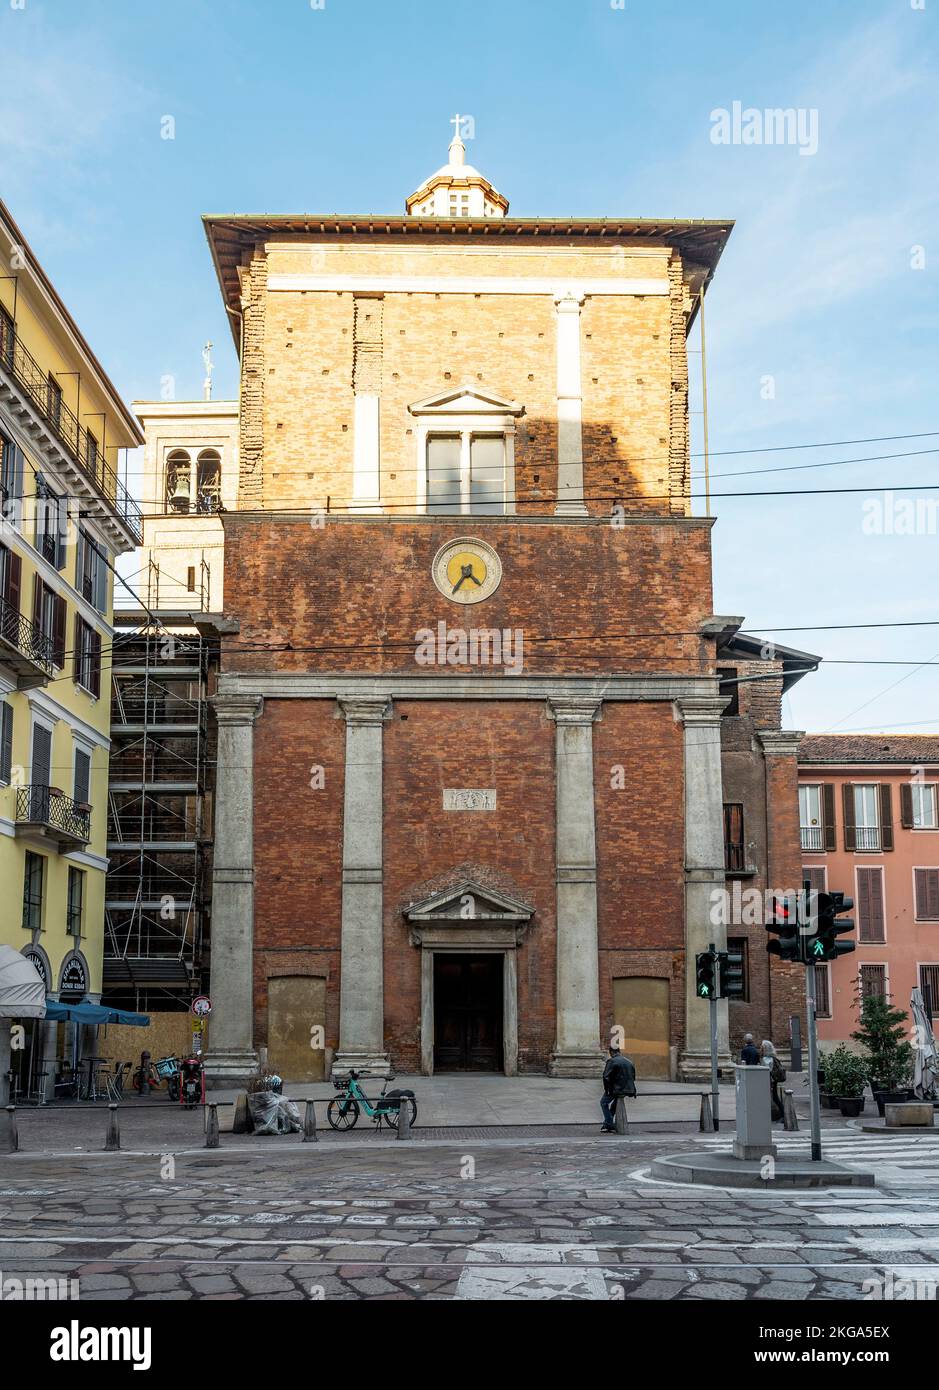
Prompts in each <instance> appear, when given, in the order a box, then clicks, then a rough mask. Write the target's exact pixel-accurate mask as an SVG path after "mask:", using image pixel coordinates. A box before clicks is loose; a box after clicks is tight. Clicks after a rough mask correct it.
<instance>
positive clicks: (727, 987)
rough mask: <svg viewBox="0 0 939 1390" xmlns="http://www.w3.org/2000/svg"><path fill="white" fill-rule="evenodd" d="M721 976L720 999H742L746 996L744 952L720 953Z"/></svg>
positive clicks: (719, 984) (719, 985)
mask: <svg viewBox="0 0 939 1390" xmlns="http://www.w3.org/2000/svg"><path fill="white" fill-rule="evenodd" d="M717 959H718V960H719V961H720V967H721V968H720V975H719V977H718V996H717V997H718V998H719V999H742V998H743V995H744V979H743V952H742V951H719V952H718V954H717Z"/></svg>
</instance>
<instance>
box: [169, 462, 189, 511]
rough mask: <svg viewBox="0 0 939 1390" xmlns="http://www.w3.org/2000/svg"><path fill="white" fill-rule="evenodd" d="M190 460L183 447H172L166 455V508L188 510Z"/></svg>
mask: <svg viewBox="0 0 939 1390" xmlns="http://www.w3.org/2000/svg"><path fill="white" fill-rule="evenodd" d="M191 474H192V460H191V459H190V457H189V455H188V454H187V452H186V450H185V449H173V450H171V451H170V453H168V454H167V456H166V510H167V511H168V512H188V511H189V479H190V476H191Z"/></svg>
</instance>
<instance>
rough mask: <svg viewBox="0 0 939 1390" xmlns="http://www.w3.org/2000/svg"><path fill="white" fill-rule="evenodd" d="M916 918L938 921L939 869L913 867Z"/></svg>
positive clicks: (924, 920) (922, 920) (923, 920)
mask: <svg viewBox="0 0 939 1390" xmlns="http://www.w3.org/2000/svg"><path fill="white" fill-rule="evenodd" d="M913 882H914V884H915V886H916V920H917V921H918V922H939V869H914V870H913Z"/></svg>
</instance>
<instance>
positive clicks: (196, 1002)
mask: <svg viewBox="0 0 939 1390" xmlns="http://www.w3.org/2000/svg"><path fill="white" fill-rule="evenodd" d="M189 1007H190V1009H191V1010H192V1012H193V1013H194V1014H195V1016H196V1018H208V1016H209V1014H210V1013H211V1012H212V1000H211V999H210V998H209V996H208V995H207V994H197V995H196V997H195V999H193V1001H192V1003H191V1004H190V1006H189Z"/></svg>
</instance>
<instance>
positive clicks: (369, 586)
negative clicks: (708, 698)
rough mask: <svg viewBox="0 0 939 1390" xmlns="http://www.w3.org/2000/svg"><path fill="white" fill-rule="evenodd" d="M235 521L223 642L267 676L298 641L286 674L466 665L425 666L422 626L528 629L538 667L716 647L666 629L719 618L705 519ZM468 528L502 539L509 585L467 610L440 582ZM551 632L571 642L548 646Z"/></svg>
mask: <svg viewBox="0 0 939 1390" xmlns="http://www.w3.org/2000/svg"><path fill="white" fill-rule="evenodd" d="M224 520H225V530H226V541H225V546H226V551H225V566H226V568H225V602H226V610H227V611H228V612H230V613H233V614H236V615H237V616H238V617H239V619H240V622H241V632H240V636H239V637H238V638H236V639H234V640H232V641H227V642H226V643H225V655H224V669H225V670H229V671H231V670H245V671H250V670H269V669H270V668H271V666H272V664H273V662H272V656H271V653H270V651H269V650H268V648H274V649H277V648H283V646H284V645H285V644H286V643H288V642H289V643H290V644H291V646H292V648H293V650H287V651H284V650H279V651H278V652H277V657H276V665H277V668H278V669H280V670H285V671H290V670H313V669H318V670H324V671H337V670H346V671H349V670H355V671H363V670H381V671H407V672H409V673H412V674H423V673H424V672H425V671H426V672H427V673H428V674H430V675H440V674H443V673H452V672H459V670H460V668H454V667H439V668H426V667H419V666H417V665H415V662H414V649H415V641H414V634H415V632H416V631H417V630H418V629H420V628H426V627H430V628H435V627H436V624H437V622H438V621H440V620H445V621H446V622H448V623H449V624H450V625H451V626H456V627H464V628H470V627H493V628H505V627H511V628H521V629H522V630H523V633H524V636H525V643H526V646H525V670H526V671H534V672H538V671H544V672H571V673H574V672H592V671H604V670H606V671H609V670H618V671H619V670H636V671H648V672H650V673H655V672H656V671H661V670H674V671H680V672H683V673H694V671H695V666H696V662H697V661H698V659H699V658H700V657H701V656H702V655H704V654H705V649H706V645H708V644H704V643H702V642H701V641H700V639H698V638H696V637H687V636H666V637H662V636H660V635H658V634H661V633H675V632H677V633H686V632H689V631H694V630H696V629H697V627H698V624H699V623H700V622H701V620H702V619H703V618H704V617H706V616H708V615H710V613H711V579H710V525H709V523H707V522H701V521H689V520H685V519H678V518H675V519H657V520H655V521H650V522H635V523H631V524H629V525H626V526H624V527H622V528H615V527H612V526H589V525H587V526H584V525H560V524H559V525H551V526H550V527H546V526H542V525H538V524H518V523H513V522H510V521H507V522H502V521H499V522H495V523H493V522H491V521H487V520H486V519H484V518H480V517H466V518H464V519H463V520H453V519H451V520H447V521H440V522H427V521H423V522H398V523H390V522H389V521H387V520H383V521H376V522H364V521H355V522H339V523H329V524H327V525H326V526H325V527H323V528H316V527H314V526H311V525H310V524H309V521H308V520H302V521H298V520H292V521H291V522H289V523H286V524H285V523H284V522H283V521H277V520H268V519H266V518H250V519H249V518H246V517H244V516H238V515H237V514H236V513H231V514H228V515H226V517H225V518H224ZM465 535H474V536H479V537H480V538H481V539H484V540H486V541H488V542H489V543H490V544H491V545H493V546H494V547H495V549H496V550H497V551H498V553H499V555H500V557H501V560H502V565H503V579H502V583H501V585H500V587H499V588H498V589H497V590H496V592H495V593H494V594H493V595H492V597H491V598H490V599H488V600H487V601H486V602H485V603H483V604H478V605H468V606H467V608H465V609H463V610H460V609H458V608H457V606H456V605H455V604H453V603H450V602H448V600H447V599H445V598H444V597H443V595H441V594H440V593H438V591H437V589H436V588H435V587H434V585H433V581H432V579H431V565H432V562H433V558H434V555H435V554H436V552H437V550H438V549H439V548H440V546H441V545H443V544H444V543H445V542H446V541H449V540H452V539H455V538H456V537H458V536H465ZM630 632H635V633H637V634H649V635H641V636H636V637H630V636H629V635H628V634H629V633H630ZM604 633H609V634H617V635H616V636H611V638H610V639H608V640H607V639H605V638H604V636H603V634H604ZM619 634H623V635H619ZM547 637H556V638H558V639H559V640H558V641H557V642H556V643H552V644H547V643H545V642H544V641H539V640H537V639H543V638H547ZM577 638H580V640H579V641H578V640H574V639H577ZM598 639H599V640H598ZM709 645H713V643H711V644H709ZM257 647H261V648H264V650H261V651H258V650H254V651H252V650H251V649H252V648H257ZM310 647H312V648H314V650H312V651H311V650H303V648H310ZM466 671H467V668H463V674H466Z"/></svg>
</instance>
